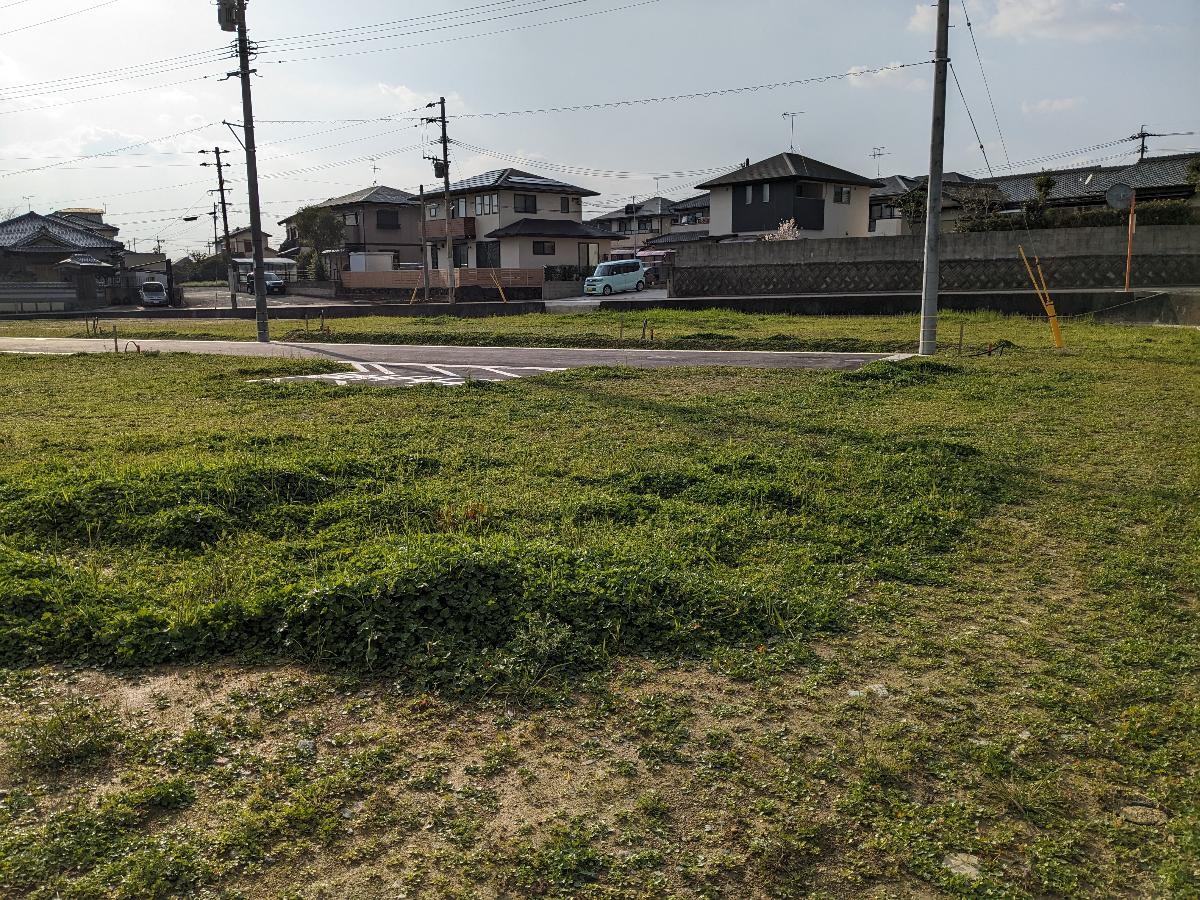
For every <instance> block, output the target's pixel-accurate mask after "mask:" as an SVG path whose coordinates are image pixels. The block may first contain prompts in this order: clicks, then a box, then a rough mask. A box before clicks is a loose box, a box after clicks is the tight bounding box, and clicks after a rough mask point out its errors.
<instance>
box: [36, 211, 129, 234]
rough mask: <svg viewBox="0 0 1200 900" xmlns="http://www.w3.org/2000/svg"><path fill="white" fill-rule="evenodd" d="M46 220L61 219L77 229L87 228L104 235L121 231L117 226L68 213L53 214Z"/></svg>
mask: <svg viewBox="0 0 1200 900" xmlns="http://www.w3.org/2000/svg"><path fill="white" fill-rule="evenodd" d="M46 218H48V219H59V220H61V221H63V222H66V223H67V224H68V225H74V226H75V227H76V228H86V229H87V230H88V231H94V232H96V233H97V234H104V233H105V232H107V233H110V234H117V233H118V232H120V230H121V229H120V228H118V227H117V226H116V225H108V224H106V223H104V222H97V221H96V220H95V219H88V218H85V217H84V216H77V215H75V214H73V213H67V212H56V213H51V214H50V215H49V216H47V217H46Z"/></svg>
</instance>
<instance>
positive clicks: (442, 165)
mask: <svg viewBox="0 0 1200 900" xmlns="http://www.w3.org/2000/svg"><path fill="white" fill-rule="evenodd" d="M434 106H437V107H439V112H440V114H439V115H438V117H437V118H434V119H426V120H425V121H426V122H430V123H440V124H441V126H442V158H441V159H435V160H433V173H434V175H435V176H436V175H439V174H440V175H441V176H442V186H443V189H444V191H445V198H446V219H445V221H446V297H447V299H448V300H449V301H450V302H451V303H454V235H453V234H451V233H450V138H449V137H448V136H447V134H446V98H445V97H440V98H439V99H438V102H437V103H429V104H427V105H426V109H429V108H431V107H434Z"/></svg>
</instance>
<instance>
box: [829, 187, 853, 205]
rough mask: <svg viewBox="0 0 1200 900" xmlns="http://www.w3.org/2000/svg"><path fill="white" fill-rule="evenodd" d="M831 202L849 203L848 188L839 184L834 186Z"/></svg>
mask: <svg viewBox="0 0 1200 900" xmlns="http://www.w3.org/2000/svg"><path fill="white" fill-rule="evenodd" d="M833 202H834V203H849V202H850V188H848V187H842V186H841V185H840V184H839V185H837V186H835V187H834V189H833Z"/></svg>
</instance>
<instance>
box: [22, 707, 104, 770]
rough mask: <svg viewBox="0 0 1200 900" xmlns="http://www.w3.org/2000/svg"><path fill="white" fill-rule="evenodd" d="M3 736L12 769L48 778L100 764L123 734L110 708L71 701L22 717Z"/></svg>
mask: <svg viewBox="0 0 1200 900" xmlns="http://www.w3.org/2000/svg"><path fill="white" fill-rule="evenodd" d="M0 736H2V737H3V740H4V743H5V745H6V749H5V752H4V761H5V763H6V764H7V765H8V766H9V767H10V768H12V769H13V770H15V771H17V772H19V773H22V774H25V775H49V774H56V773H61V772H62V771H63V770H64V769H72V768H78V767H80V766H85V765H88V764H92V763H95V762H97V761H98V760H100V759H102V758H103V757H105V756H107V755H108V754H109V753H111V752H112V750H113V749H114V748H115V747H116V746H117V744H118V743H119V742H120V740H121V736H122V732H121V726H120V721H119V719H118V718H117V715H116V713H115V712H114V711H113V710H112V709H110V708H109V707H107V706H103V705H101V704H99V703H96V702H94V701H91V700H84V699H69V700H59V701H52V702H50V703H49V704H48V706H47V707H45V708H40V709H36V710H35V711H33V712H31V713H28V714H26V715H25V716H22V717H21V718H19V719H18V720H17V722H16V723H15V724H14V725H12V726H11V727H9V728H7V729H5V731H4V732H3V734H2V735H0Z"/></svg>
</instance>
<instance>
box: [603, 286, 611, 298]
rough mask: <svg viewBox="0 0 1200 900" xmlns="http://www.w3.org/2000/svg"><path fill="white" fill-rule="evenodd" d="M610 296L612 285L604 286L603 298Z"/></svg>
mask: <svg viewBox="0 0 1200 900" xmlns="http://www.w3.org/2000/svg"><path fill="white" fill-rule="evenodd" d="M610 294H612V285H611V284H606V285H605V286H604V296H605V297H607V296H609V295H610Z"/></svg>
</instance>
